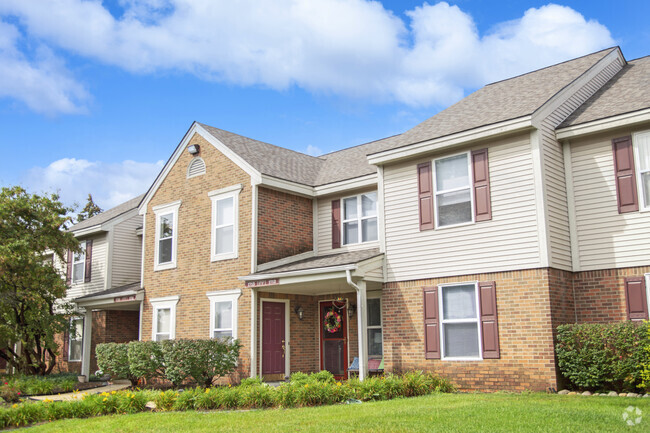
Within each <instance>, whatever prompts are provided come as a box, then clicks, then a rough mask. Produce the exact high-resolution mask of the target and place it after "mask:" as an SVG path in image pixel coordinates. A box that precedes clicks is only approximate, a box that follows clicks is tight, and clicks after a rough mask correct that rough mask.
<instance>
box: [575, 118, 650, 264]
mask: <svg viewBox="0 0 650 433" xmlns="http://www.w3.org/2000/svg"><path fill="white" fill-rule="evenodd" d="M629 134H630V132H628V131H623V132H620V133H617V134H615V135H608V136H604V135H601V136H598V137H595V138H592V139H586V140H580V141H575V142H572V143H571V171H572V175H573V190H574V196H575V204H574V206H575V214H576V231H577V238H578V248H579V250H578V252H579V257H580V270H581V271H588V270H595V269H606V268H623V267H632V266H643V265H647V264H648V263H649V262H650V255H648V254H647V253H646V254H644V253H642V252H640V251H642V250H643V249H646V250H647V246H648V245H650V213H648V212H629V213H624V214H619V213H618V206H617V202H616V183H615V178H614V157H613V153H612V143H611V140H612V138H616V137H623V136H626V135H629Z"/></svg>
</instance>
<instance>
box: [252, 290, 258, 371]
mask: <svg viewBox="0 0 650 433" xmlns="http://www.w3.org/2000/svg"><path fill="white" fill-rule="evenodd" d="M257 299H258V296H257V289H256V288H251V377H255V376H257Z"/></svg>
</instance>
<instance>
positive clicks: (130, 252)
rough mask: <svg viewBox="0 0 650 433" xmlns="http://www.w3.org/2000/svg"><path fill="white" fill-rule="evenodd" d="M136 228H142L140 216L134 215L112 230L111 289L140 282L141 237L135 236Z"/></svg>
mask: <svg viewBox="0 0 650 433" xmlns="http://www.w3.org/2000/svg"><path fill="white" fill-rule="evenodd" d="M138 227H142V216H140V215H137V214H136V215H134V216H133V217H131V218H129V219H127V220H125V221H122V222H120V223H118V224H116V225H115V226H114V228H113V252H112V260H113V261H112V269H111V281H110V285H111V288H112V287H119V286H123V285H125V284H129V283H135V282H137V281H140V262H141V261H142V237H141V236H138V235H136V234H135V230H136V229H137V228H138Z"/></svg>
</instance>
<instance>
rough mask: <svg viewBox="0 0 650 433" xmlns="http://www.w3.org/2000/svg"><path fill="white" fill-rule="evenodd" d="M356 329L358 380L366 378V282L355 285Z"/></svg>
mask: <svg viewBox="0 0 650 433" xmlns="http://www.w3.org/2000/svg"><path fill="white" fill-rule="evenodd" d="M357 286H358V287H359V289H358V290H357V328H358V333H359V380H364V379H365V378H366V377H367V376H368V337H367V335H368V331H367V326H366V324H367V320H366V315H367V312H366V308H367V307H366V306H367V303H366V282H365V281H363V280H361V281H359V282H358V283H357Z"/></svg>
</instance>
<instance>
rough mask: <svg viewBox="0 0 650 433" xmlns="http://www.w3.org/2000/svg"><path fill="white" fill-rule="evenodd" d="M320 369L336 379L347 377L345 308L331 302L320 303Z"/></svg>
mask: <svg viewBox="0 0 650 433" xmlns="http://www.w3.org/2000/svg"><path fill="white" fill-rule="evenodd" d="M319 323H320V336H321V341H320V344H321V347H320V349H321V350H320V355H321V359H320V369H321V370H327V371H329V372H330V373H332V374H333V375H334V377H335V378H336V379H347V375H348V370H347V361H348V343H347V333H348V331H347V309H346V307H345V306H342V307H337V306H336V305H335V304H334V303H333V302H331V301H327V302H321V303H320V321H319Z"/></svg>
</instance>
